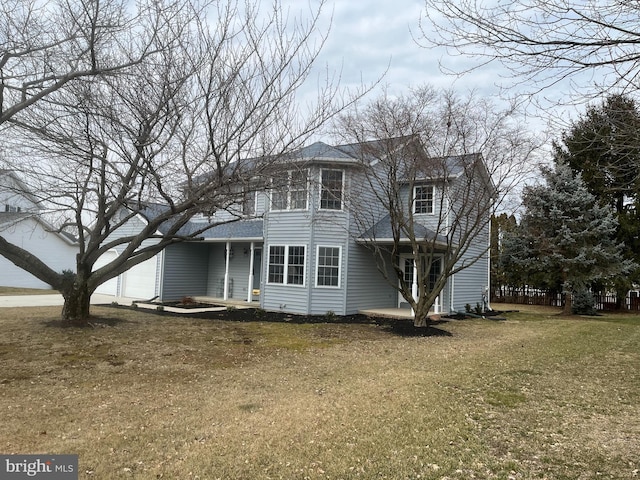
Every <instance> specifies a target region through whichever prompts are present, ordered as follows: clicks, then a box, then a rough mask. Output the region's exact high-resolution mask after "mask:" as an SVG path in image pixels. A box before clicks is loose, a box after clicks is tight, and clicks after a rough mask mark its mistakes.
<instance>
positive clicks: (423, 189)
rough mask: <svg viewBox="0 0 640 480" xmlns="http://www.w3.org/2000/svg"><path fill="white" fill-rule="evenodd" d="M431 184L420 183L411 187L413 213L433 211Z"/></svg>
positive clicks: (432, 188)
mask: <svg viewBox="0 0 640 480" xmlns="http://www.w3.org/2000/svg"><path fill="white" fill-rule="evenodd" d="M433 195H434V187H433V185H421V186H417V187H414V189H413V213H418V214H419V213H430V214H432V213H433Z"/></svg>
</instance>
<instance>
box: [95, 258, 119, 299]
mask: <svg viewBox="0 0 640 480" xmlns="http://www.w3.org/2000/svg"><path fill="white" fill-rule="evenodd" d="M116 258H118V252H116V251H115V250H109V251H108V252H106V253H105V254H104V255H102V256H101V257H100V258H98V261H97V262H96V263H95V265H94V266H93V269H94V270H98V269H99V268H102V267H104V266H105V265H106V264H108V263H110V262H112V261H113V260H115V259H116ZM96 293H102V294H104V295H113V296H114V297H115V296H117V295H118V277H115V278H112V279H111V280H107V281H106V282H104V283H103V284H102V285H100V286H99V287H98V288H97V289H96Z"/></svg>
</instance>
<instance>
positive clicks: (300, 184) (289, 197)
mask: <svg viewBox="0 0 640 480" xmlns="http://www.w3.org/2000/svg"><path fill="white" fill-rule="evenodd" d="M308 196H309V181H308V179H307V171H306V170H292V171H288V172H285V173H284V174H283V175H281V176H278V177H274V178H273V179H272V182H271V210H306V209H307V198H308Z"/></svg>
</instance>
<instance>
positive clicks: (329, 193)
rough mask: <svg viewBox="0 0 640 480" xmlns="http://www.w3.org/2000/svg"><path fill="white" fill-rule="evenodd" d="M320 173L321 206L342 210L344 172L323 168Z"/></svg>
mask: <svg viewBox="0 0 640 480" xmlns="http://www.w3.org/2000/svg"><path fill="white" fill-rule="evenodd" d="M320 175H321V182H320V208H321V209H322V210H342V195H343V185H344V172H343V171H342V170H329V169H322V171H321V173H320Z"/></svg>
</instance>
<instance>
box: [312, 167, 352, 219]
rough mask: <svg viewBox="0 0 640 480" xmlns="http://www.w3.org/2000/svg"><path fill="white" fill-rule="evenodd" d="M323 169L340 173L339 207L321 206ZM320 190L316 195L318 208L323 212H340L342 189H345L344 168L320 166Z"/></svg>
mask: <svg viewBox="0 0 640 480" xmlns="http://www.w3.org/2000/svg"><path fill="white" fill-rule="evenodd" d="M324 171H334V172H340V173H341V174H342V189H341V191H340V208H339V209H338V208H322V188H323V185H322V172H324ZM318 183H319V185H320V192H319V197H318V209H319V210H322V211H324V212H341V211H343V210H344V191H345V183H346V175H345V173H344V169H341V168H321V169H320V182H318Z"/></svg>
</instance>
